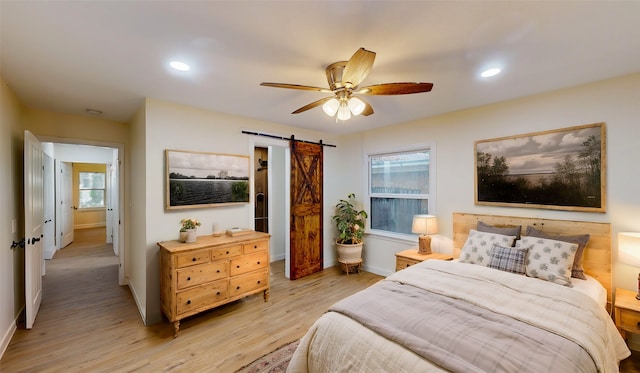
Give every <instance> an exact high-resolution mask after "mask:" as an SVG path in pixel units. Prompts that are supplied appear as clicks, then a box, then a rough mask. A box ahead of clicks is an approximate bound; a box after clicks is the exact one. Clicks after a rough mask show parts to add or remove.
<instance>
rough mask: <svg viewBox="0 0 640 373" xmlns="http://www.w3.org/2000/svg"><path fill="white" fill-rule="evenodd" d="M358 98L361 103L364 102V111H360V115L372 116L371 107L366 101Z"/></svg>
mask: <svg viewBox="0 0 640 373" xmlns="http://www.w3.org/2000/svg"><path fill="white" fill-rule="evenodd" d="M358 98H359V99H360V100H362V102H364V110H362V113H360V115H362V116H364V117H368V116H369V115H371V114H373V107H372V106H371V105H370V104H369V103H368V102H367V101H365V100H363V99H362V97H358Z"/></svg>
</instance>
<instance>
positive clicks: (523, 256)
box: [488, 243, 529, 275]
mask: <svg viewBox="0 0 640 373" xmlns="http://www.w3.org/2000/svg"><path fill="white" fill-rule="evenodd" d="M528 252H529V248H526V247H525V248H515V247H504V246H500V245H498V244H497V243H494V244H493V248H492V249H491V250H490V251H489V257H490V261H489V265H488V267H489V268H495V269H499V270H501V271H506V272H512V273H518V274H522V275H523V274H525V268H526V263H527V253H528Z"/></svg>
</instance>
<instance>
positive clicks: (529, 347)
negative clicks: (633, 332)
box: [287, 213, 630, 373]
mask: <svg viewBox="0 0 640 373" xmlns="http://www.w3.org/2000/svg"><path fill="white" fill-rule="evenodd" d="M481 225H482V227H481ZM481 228H482V229H481ZM514 229H515V231H517V233H518V235H519V236H520V237H516V236H515V235H514V233H513V232H514ZM585 233H588V240H586V241H585V240H584V239H576V237H584V236H585ZM527 234H529V235H527ZM560 236H562V237H560ZM489 237H491V238H489ZM505 237H506V238H505ZM510 237H513V238H510ZM516 238H517V239H516ZM492 240H496V241H495V242H493V241H492ZM575 240H578V241H579V240H581V242H582V244H580V243H579V242H574V241H575ZM453 241H454V257H456V258H457V259H455V260H454V261H448V262H447V261H437V260H429V261H425V262H422V263H419V264H416V265H414V266H412V267H409V268H407V269H404V270H402V271H399V272H396V273H394V274H392V275H391V276H389V277H387V278H386V279H384V280H382V281H380V282H378V283H377V284H375V285H373V286H371V287H369V288H368V289H365V290H363V291H361V292H359V293H356V294H354V295H353V296H351V297H348V298H346V299H344V300H342V301H340V302H338V303H336V304H334V305H333V306H332V307H331V309H330V310H329V311H328V312H326V313H325V314H324V315H323V316H322V317H321V318H320V319H318V320H317V321H316V322H315V323H314V325H313V326H312V327H311V328H310V330H309V331H308V332H307V333H306V334H305V336H304V337H303V338H302V339H301V341H300V344H299V346H298V348H297V350H296V352H295V353H294V355H293V357H292V359H291V363H290V364H289V367H288V370H287V372H347V371H348V372H442V371H454V372H516V371H517V372H519V373H520V372H551V371H556V372H566V371H571V372H617V371H618V363H619V361H620V360H622V359H624V358H626V357H628V356H629V354H630V351H629V350H628V348H627V346H626V344H625V343H624V340H623V339H622V337H621V336H620V334H619V333H618V331H617V329H616V328H615V325H614V324H613V321H612V319H611V317H610V313H609V312H608V310H609V309H610V305H611V259H610V258H611V234H610V225H609V224H608V223H593V222H578V221H565V220H551V219H535V218H519V217H504V216H495V215H477V214H465V213H454V216H453ZM487 244H489V246H491V247H490V248H488V249H486V250H485V249H484V247H485V246H487ZM580 246H581V247H580ZM578 249H580V250H578ZM557 250H559V251H557ZM558 253H560V254H558ZM567 253H569V255H565V254H567ZM548 254H549V255H551V256H547V255H548ZM556 254H557V255H556ZM577 254H580V256H581V260H580V261H581V264H582V265H581V266H580V265H579V264H580V263H576V262H575V257H576V256H578V255H577ZM487 257H489V259H487ZM514 258H515V259H514ZM523 258H526V261H527V262H526V263H527V264H526V266H525V265H524V264H523ZM549 258H551V260H549ZM487 260H488V261H487ZM538 260H539V261H540V263H538V262H537V261H538ZM543 261H544V262H543ZM487 263H488V264H487ZM567 265H568V268H567V270H568V272H567V271H564V270H559V269H558V268H564V267H567ZM554 266H559V267H557V268H556V267H554ZM525 267H526V268H525ZM514 272H516V273H514ZM573 275H576V276H577V277H583V278H584V279H582V278H574V277H572V276H573Z"/></svg>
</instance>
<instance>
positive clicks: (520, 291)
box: [288, 261, 629, 372]
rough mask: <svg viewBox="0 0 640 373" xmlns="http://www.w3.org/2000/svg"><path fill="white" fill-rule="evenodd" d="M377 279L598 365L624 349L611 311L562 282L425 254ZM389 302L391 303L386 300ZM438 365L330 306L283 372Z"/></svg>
mask: <svg viewBox="0 0 640 373" xmlns="http://www.w3.org/2000/svg"><path fill="white" fill-rule="evenodd" d="M383 281H396V282H401V283H403V284H407V285H412V286H416V287H419V288H421V289H425V290H428V291H430V292H434V293H436V294H441V295H447V296H449V297H453V298H455V299H461V300H464V301H465V302H469V303H470V304H473V305H475V306H478V307H482V308H485V309H488V310H491V311H493V312H497V313H500V314H504V315H507V316H509V317H513V318H516V319H518V320H521V321H523V322H525V323H528V324H530V325H534V326H536V327H538V328H542V329H544V330H548V331H550V332H552V333H555V334H558V335H561V336H563V337H565V338H567V339H569V340H571V341H573V342H575V343H577V344H578V345H580V346H582V347H583V348H584V349H585V350H586V351H587V352H588V353H589V355H590V356H591V357H592V359H593V361H594V363H595V366H596V368H597V370H598V371H600V372H617V371H618V362H619V360H621V359H624V358H626V357H627V356H629V350H628V348H627V346H626V344H625V343H624V341H623V340H622V338H621V337H620V334H619V333H618V331H617V329H616V328H615V326H614V324H613V322H612V320H611V318H610V317H609V315H608V314H607V312H606V311H605V310H604V309H603V308H602V307H600V306H599V305H598V304H597V302H595V301H593V300H592V299H590V298H589V297H587V296H585V295H584V294H581V293H579V292H576V291H574V290H572V289H570V288H567V287H564V286H560V285H557V284H552V283H549V282H545V281H542V280H538V279H532V278H528V277H525V276H518V275H513V274H511V273H506V272H501V271H497V270H494V269H490V268H486V267H482V266H478V265H471V264H465V263H458V262H444V261H425V262H423V263H420V264H418V265H415V266H412V267H410V268H408V269H406V270H403V271H400V272H397V273H395V274H393V275H391V276H389V277H388V278H387V279H385V280H383ZM389 307H393V305H389ZM440 370H441V369H440V368H439V367H437V366H435V365H434V364H432V363H430V362H428V361H426V360H425V359H423V358H422V357H420V356H418V355H416V354H415V353H413V352H412V351H410V350H407V349H406V348H404V347H403V346H400V345H399V344H397V343H395V342H391V341H389V340H387V339H386V338H384V337H381V336H380V335H378V334H376V333H375V332H373V331H371V330H369V329H367V328H365V327H364V326H362V325H361V324H359V323H358V322H355V321H353V320H351V319H349V318H348V317H346V316H343V315H341V314H338V313H335V312H328V313H327V314H325V315H324V316H322V317H321V318H320V319H319V320H318V321H317V322H316V323H315V324H314V325H313V326H312V328H311V329H310V330H309V332H308V333H307V334H306V335H305V337H304V338H303V339H302V341H301V343H300V346H299V347H298V350H297V351H296V353H295V354H294V356H293V358H292V361H291V363H290V365H289V369H288V372H339V371H360V372H380V371H394V372H415V371H423V372H435V371H440Z"/></svg>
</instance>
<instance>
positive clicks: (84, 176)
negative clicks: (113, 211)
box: [78, 172, 105, 209]
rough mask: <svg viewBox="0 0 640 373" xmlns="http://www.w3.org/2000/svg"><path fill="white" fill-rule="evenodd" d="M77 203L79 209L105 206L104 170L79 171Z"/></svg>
mask: <svg viewBox="0 0 640 373" xmlns="http://www.w3.org/2000/svg"><path fill="white" fill-rule="evenodd" d="M78 178H79V187H78V189H79V190H78V191H79V197H78V199H79V203H78V206H79V208H81V209H86V208H95V207H105V204H104V189H105V173H104V172H79V173H78Z"/></svg>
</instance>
